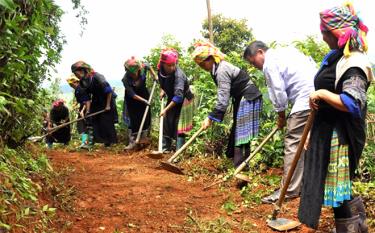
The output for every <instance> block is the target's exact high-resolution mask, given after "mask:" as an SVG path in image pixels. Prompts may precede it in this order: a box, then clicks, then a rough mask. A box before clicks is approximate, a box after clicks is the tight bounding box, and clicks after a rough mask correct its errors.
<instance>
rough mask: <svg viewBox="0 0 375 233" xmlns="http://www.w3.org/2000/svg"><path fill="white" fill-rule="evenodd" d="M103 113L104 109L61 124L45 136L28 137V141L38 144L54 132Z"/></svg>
mask: <svg viewBox="0 0 375 233" xmlns="http://www.w3.org/2000/svg"><path fill="white" fill-rule="evenodd" d="M105 111H106V110H105V109H104V110H100V111H97V112H95V113H92V114H89V115H87V116H85V117H81V118H78V119H75V120H72V121H69V122H66V123H63V124H61V125H58V126H56V127H54V128H52V129H50V130H49V132H48V133H46V134H44V135H42V136H36V137H29V138H28V139H29V140H30V141H32V142H38V141H40V140H42V139H43V138H45V137H47V136H48V135H50V134H52V133H54V132H56V131H57V130H59V129H61V128H64V127H66V126H68V125H71V124H73V123H75V122H78V121H81V120H84V119H86V118H89V117H93V116H96V115H98V114H100V113H103V112H105Z"/></svg>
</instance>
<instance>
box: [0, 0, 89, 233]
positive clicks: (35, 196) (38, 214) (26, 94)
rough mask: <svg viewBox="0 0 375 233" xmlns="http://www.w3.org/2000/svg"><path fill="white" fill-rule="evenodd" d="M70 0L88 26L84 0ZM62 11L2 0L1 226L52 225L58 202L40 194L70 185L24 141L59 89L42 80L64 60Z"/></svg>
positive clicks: (44, 3) (43, 2)
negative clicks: (57, 178) (58, 179)
mask: <svg viewBox="0 0 375 233" xmlns="http://www.w3.org/2000/svg"><path fill="white" fill-rule="evenodd" d="M72 3H73V8H74V9H77V10H78V15H79V18H80V19H81V22H80V23H81V25H82V26H84V24H85V18H84V14H85V13H86V11H85V10H84V8H83V7H82V6H81V4H80V0H72ZM62 14H63V11H62V10H61V9H60V8H59V6H57V5H56V4H55V2H54V1H52V0H39V1H26V0H2V1H0V41H1V43H0V231H2V230H3V229H6V230H12V231H17V230H27V231H28V232H30V231H33V232H44V231H45V230H46V229H50V227H49V224H50V220H51V217H52V216H53V214H54V212H55V208H53V207H50V206H49V205H48V204H45V203H46V202H47V201H48V200H43V199H42V198H41V196H40V195H39V194H41V193H46V194H49V195H51V192H53V194H54V196H55V198H59V196H60V197H61V195H60V194H61V193H63V192H65V191H66V189H65V188H62V187H61V186H60V185H62V184H58V183H54V179H53V178H54V177H55V176H57V175H58V174H57V173H55V172H54V171H53V170H52V168H51V167H50V165H49V163H48V160H47V157H46V156H45V155H44V154H43V153H41V151H40V150H39V149H36V148H32V147H30V146H27V145H25V143H26V140H27V138H28V137H29V136H31V135H33V134H39V133H40V132H39V129H40V128H41V122H42V121H41V117H42V112H43V111H44V110H45V108H46V107H47V106H49V105H50V104H51V101H52V99H53V98H55V93H56V91H57V90H58V85H57V83H58V82H55V85H52V87H51V88H50V89H48V90H46V89H44V88H42V87H41V84H42V82H43V81H44V80H46V79H50V75H51V73H50V71H51V70H52V69H53V67H54V65H55V64H56V63H57V62H58V61H59V60H60V52H61V50H62V47H63V44H64V42H65V41H64V37H63V35H62V34H61V32H60V28H59V26H58V23H59V22H60V19H61V16H62ZM66 200H67V199H66ZM56 206H57V207H60V205H59V204H58V203H56Z"/></svg>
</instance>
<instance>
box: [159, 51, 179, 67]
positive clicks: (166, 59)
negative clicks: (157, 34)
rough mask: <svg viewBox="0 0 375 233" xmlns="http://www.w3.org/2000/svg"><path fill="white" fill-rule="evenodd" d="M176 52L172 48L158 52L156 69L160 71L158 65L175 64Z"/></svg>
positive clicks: (176, 60)
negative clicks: (158, 57)
mask: <svg viewBox="0 0 375 233" xmlns="http://www.w3.org/2000/svg"><path fill="white" fill-rule="evenodd" d="M177 62H178V52H177V50H175V49H174V48H166V49H163V50H162V51H161V52H160V59H159V62H158V69H160V63H165V64H177Z"/></svg>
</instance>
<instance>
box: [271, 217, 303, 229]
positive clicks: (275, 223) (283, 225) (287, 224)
mask: <svg viewBox="0 0 375 233" xmlns="http://www.w3.org/2000/svg"><path fill="white" fill-rule="evenodd" d="M267 225H268V226H269V227H271V228H272V229H274V230H277V231H288V230H291V229H294V228H296V227H299V226H300V225H301V223H300V222H297V221H294V220H289V219H286V218H276V219H269V220H267Z"/></svg>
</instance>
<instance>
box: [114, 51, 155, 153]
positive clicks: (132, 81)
mask: <svg viewBox="0 0 375 233" xmlns="http://www.w3.org/2000/svg"><path fill="white" fill-rule="evenodd" d="M124 67H125V71H126V73H125V75H124V77H123V79H122V80H121V81H122V83H123V84H124V87H125V97H124V108H123V109H125V111H126V113H127V115H128V117H129V122H128V135H129V144H128V146H127V147H125V149H126V150H130V149H133V148H134V146H135V138H136V136H137V134H138V132H139V130H140V129H139V128H140V125H141V122H142V118H143V114H144V112H145V109H146V106H148V105H150V103H149V102H148V99H149V98H150V93H149V91H148V89H147V87H146V81H147V80H146V79H147V73H148V72H150V73H151V75H152V77H153V79H154V80H155V81H157V77H156V74H155V72H154V70H153V69H152V67H151V66H150V65H149V64H148V63H145V62H142V61H140V60H138V59H137V58H135V57H131V58H130V59H128V60H126V61H125V64H124ZM150 125H151V111H148V113H147V116H146V121H145V123H144V126H143V129H142V137H147V135H148V134H149V130H150Z"/></svg>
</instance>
